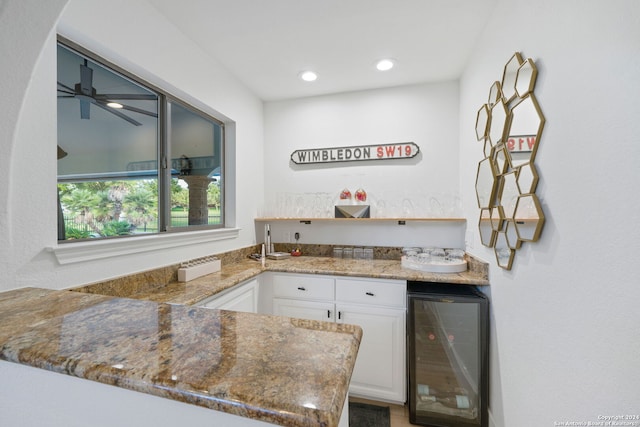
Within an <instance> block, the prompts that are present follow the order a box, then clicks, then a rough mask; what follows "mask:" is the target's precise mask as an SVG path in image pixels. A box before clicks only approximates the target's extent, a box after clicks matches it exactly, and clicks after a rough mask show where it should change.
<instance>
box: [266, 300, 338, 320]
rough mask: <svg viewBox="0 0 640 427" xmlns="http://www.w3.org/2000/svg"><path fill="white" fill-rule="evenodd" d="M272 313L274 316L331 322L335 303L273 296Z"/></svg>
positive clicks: (333, 316) (333, 317)
mask: <svg viewBox="0 0 640 427" xmlns="http://www.w3.org/2000/svg"><path fill="white" fill-rule="evenodd" d="M273 314H275V315H276V316H287V317H297V318H300V319H310V320H324V321H330V322H331V321H333V320H334V319H335V304H334V303H333V302H322V301H304V300H295V299H288V298H274V299H273Z"/></svg>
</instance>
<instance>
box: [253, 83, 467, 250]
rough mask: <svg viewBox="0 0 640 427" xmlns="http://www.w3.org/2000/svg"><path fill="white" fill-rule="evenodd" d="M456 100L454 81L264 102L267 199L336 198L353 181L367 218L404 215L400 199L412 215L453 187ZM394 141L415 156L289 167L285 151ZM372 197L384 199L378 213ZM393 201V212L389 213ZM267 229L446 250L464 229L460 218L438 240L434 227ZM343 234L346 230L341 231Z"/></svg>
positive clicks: (323, 239)
mask: <svg viewBox="0 0 640 427" xmlns="http://www.w3.org/2000/svg"><path fill="white" fill-rule="evenodd" d="M458 102H459V92H458V83H457V82H443V83H437V84H422V85H412V86H402V87H393V88H386V89H378V90H369V91H358V92H349V93H341V94H336V95H326V96H317V97H309V98H301V99H294V100H287V101H278V102H269V103H266V104H265V165H264V168H265V181H264V184H265V200H266V201H267V204H269V203H270V202H274V201H275V200H276V199H277V198H278V196H279V193H286V192H289V193H295V194H302V193H316V192H323V193H330V194H332V195H333V196H334V198H337V197H338V195H339V193H340V191H341V190H342V189H343V188H345V187H346V188H348V189H349V190H350V191H351V193H354V192H355V191H356V189H358V187H360V186H361V187H362V188H364V189H365V191H367V193H368V196H369V198H368V203H369V204H370V205H371V216H372V217H379V216H386V217H390V216H392V217H393V216H395V217H398V216H404V215H403V213H402V212H401V211H402V209H401V208H402V206H401V205H402V201H403V200H404V199H409V200H411V201H412V203H413V205H414V206H413V210H414V212H413V213H414V214H417V211H418V209H419V205H422V204H423V203H427V204H428V202H429V200H430V199H431V197H436V198H438V199H439V200H440V201H442V203H443V204H445V202H447V201H451V200H452V199H453V197H452V195H456V194H458V189H459V169H458V168H459V163H458V161H459V160H458V158H459V153H458V144H457V138H458V123H459V120H458V119H459V118H458ZM400 142H415V143H416V144H417V145H418V146H419V147H420V153H419V154H418V156H417V157H415V158H414V159H403V160H375V161H368V162H359V163H358V162H349V163H329V164H321V165H296V164H294V163H293V162H291V161H290V156H291V153H292V152H293V151H295V150H299V149H317V148H329V147H345V146H362V145H371V144H389V143H400ZM419 196H424V197H419ZM420 199H422V200H423V202H420ZM380 200H384V201H385V202H386V210H387V211H386V212H385V213H384V214H382V215H380V210H379V209H377V208H378V202H379V201H380ZM333 202H334V203H338V201H337V200H333ZM393 204H395V205H396V206H395V208H396V210H397V211H398V212H391V209H392V205H393ZM269 210H270V207H269V206H268V207H267V212H266V216H273V215H270V212H268V211H269ZM331 212H332V214H333V210H332V211H331ZM455 213H456V214H458V216H460V212H455ZM289 216H296V214H295V213H292V214H291V215H289ZM414 216H415V215H414ZM418 216H422V217H424V216H425V215H418ZM312 225H313V224H312ZM275 227H279V228H278V231H279V232H283V231H285V230H286V231H300V232H303V231H305V229H306V230H308V231H309V232H307V233H306V234H305V233H303V239H301V243H327V244H330V243H335V244H345V243H349V242H350V243H352V244H364V245H376V244H377V245H381V246H402V245H403V242H402V241H400V240H402V239H404V244H406V245H420V246H429V245H444V246H446V247H461V246H463V245H464V228H465V227H464V223H463V224H462V227H460V224H458V225H455V226H454V227H453V228H451V227H449V225H447V226H446V227H445V228H446V229H447V233H449V232H450V231H451V230H453V234H449V236H450V238H449V239H446V238H443V235H442V234H441V233H439V232H438V229H439V228H440V229H442V227H434V226H427V227H416V228H411V229H410V230H409V229H402V230H401V231H400V233H399V230H400V229H398V226H397V225H393V224H392V225H390V226H387V227H382V226H379V225H376V226H375V227H372V228H369V227H367V228H365V227H362V228H360V227H359V228H358V230H361V233H360V234H361V235H360V237H358V231H357V230H355V229H354V230H345V229H344V228H342V227H341V228H340V229H337V228H336V227H335V225H334V226H331V225H329V226H327V228H321V229H318V228H315V229H313V230H311V229H310V228H309V226H306V227H300V226H298V227H297V228H296V227H294V228H291V230H289V228H288V227H284V226H282V225H276V226H275ZM348 231H352V232H351V233H347V234H345V232H348ZM447 233H445V234H447ZM305 235H306V236H308V238H307V239H305V238H304V237H305ZM346 236H348V237H346ZM309 239H311V240H309ZM347 240H349V242H348V241H347ZM274 241H276V242H278V241H282V236H281V234H274Z"/></svg>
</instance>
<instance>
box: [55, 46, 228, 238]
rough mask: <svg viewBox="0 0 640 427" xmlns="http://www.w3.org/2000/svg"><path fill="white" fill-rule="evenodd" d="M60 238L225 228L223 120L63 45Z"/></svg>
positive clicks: (59, 86)
mask: <svg viewBox="0 0 640 427" xmlns="http://www.w3.org/2000/svg"><path fill="white" fill-rule="evenodd" d="M57 80H58V84H57V90H58V240H59V241H70V240H87V239H100V238H108V237H116V236H132V235H141V234H152V233H164V232H172V231H188V230H196V229H208V228H222V227H224V224H225V221H224V214H223V212H224V197H223V196H224V173H223V172H224V164H223V161H222V159H223V158H224V125H223V123H222V122H221V121H219V120H217V119H216V118H214V117H212V116H210V115H208V114H206V113H204V112H202V111H199V110H197V109H196V108H194V107H192V106H190V105H188V104H186V103H184V102H182V101H181V100H178V99H175V98H173V97H171V96H170V95H168V94H167V93H165V92H163V91H162V90H161V89H158V88H155V87H152V86H151V85H149V84H146V83H144V82H141V81H140V80H139V79H136V78H135V77H133V76H130V75H128V74H127V73H126V72H125V71H123V70H116V67H114V66H110V65H106V63H105V62H104V61H100V60H99V59H97V58H94V57H93V56H92V55H91V54H89V53H87V52H85V51H84V50H82V49H80V48H78V47H76V46H74V47H73V48H72V47H70V46H69V45H67V44H66V43H61V42H59V43H58V78H57Z"/></svg>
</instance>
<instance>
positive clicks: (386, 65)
mask: <svg viewBox="0 0 640 427" xmlns="http://www.w3.org/2000/svg"><path fill="white" fill-rule="evenodd" d="M394 65H395V63H394V61H393V59H381V60H380V61H378V62H377V63H376V68H377V69H378V70H379V71H388V70H390V69H392V68H393V66H394Z"/></svg>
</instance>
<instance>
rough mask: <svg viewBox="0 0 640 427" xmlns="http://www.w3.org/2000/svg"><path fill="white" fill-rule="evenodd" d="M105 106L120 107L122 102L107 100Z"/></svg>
mask: <svg viewBox="0 0 640 427" xmlns="http://www.w3.org/2000/svg"><path fill="white" fill-rule="evenodd" d="M107 107H111V108H116V109H120V108H122V104H120V103H117V102H107Z"/></svg>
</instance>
